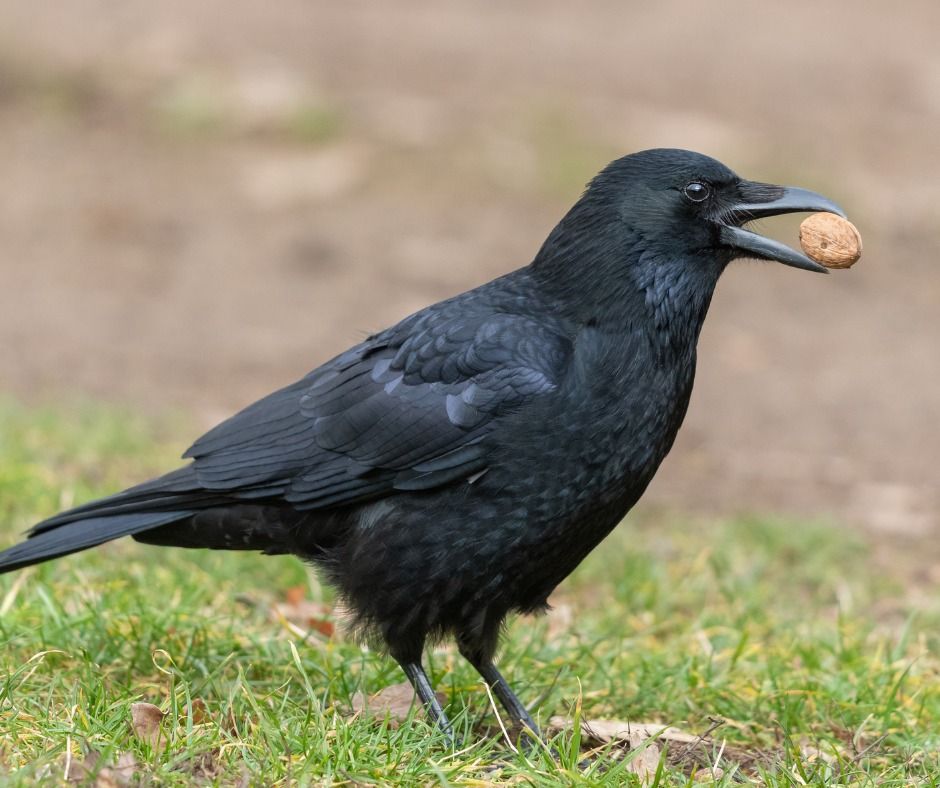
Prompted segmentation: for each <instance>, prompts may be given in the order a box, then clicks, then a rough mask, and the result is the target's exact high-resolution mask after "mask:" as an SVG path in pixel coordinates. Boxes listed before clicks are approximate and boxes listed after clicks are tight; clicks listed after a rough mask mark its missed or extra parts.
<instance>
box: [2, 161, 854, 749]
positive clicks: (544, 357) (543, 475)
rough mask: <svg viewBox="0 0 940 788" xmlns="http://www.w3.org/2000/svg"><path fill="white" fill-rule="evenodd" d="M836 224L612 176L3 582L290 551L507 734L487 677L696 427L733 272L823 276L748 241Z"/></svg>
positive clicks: (793, 206)
mask: <svg viewBox="0 0 940 788" xmlns="http://www.w3.org/2000/svg"><path fill="white" fill-rule="evenodd" d="M795 211H830V212H833V213H837V214H839V215H843V214H842V211H841V210H840V209H839V208H838V207H837V206H836V205H834V204H833V203H832V202H830V201H829V200H827V199H826V198H824V197H822V196H820V195H818V194H814V193H813V192H809V191H806V190H803V189H795V188H784V187H780V186H772V185H769V184H763V183H755V182H753V181H747V180H743V179H741V178H739V177H738V176H737V175H735V173H733V172H732V171H731V170H730V169H728V168H727V167H725V166H724V165H722V164H721V163H719V162H717V161H715V160H714V159H711V158H708V157H707V156H703V155H701V154H697V153H692V152H688V151H682V150H649V151H644V152H641V153H636V154H633V155H630V156H625V157H623V158H621V159H618V160H617V161H614V162H613V163H612V164H610V165H609V166H608V167H606V168H605V169H604V170H603V171H602V172H601V173H600V174H599V175H597V177H595V178H594V180H593V181H592V182H591V183H590V185H589V186H588V188H587V190H586V192H585V193H584V195H583V196H582V197H581V199H580V200H578V202H577V203H576V204H575V205H574V207H572V208H571V210H570V211H569V212H568V213H567V215H566V216H565V217H564V218H563V219H562V220H561V222H560V223H559V224H558V226H557V227H555V229H554V230H552V232H551V234H550V235H549V236H548V239H547V240H546V241H545V243H544V244H543V245H542V248H541V249H540V250H539V251H538V254H536V256H535V259H534V260H533V261H532V263H531V264H529V265H528V266H525V267H524V268H520V269H518V270H516V271H513V272H512V273H510V274H507V275H505V276H502V277H500V278H498V279H495V280H493V281H492V282H488V283H486V284H484V285H481V286H480V287H477V288H475V289H473V290H470V291H468V292H466V293H462V294H461V295H458V296H455V297H454V298H449V299H447V300H446V301H441V302H440V303H438V304H434V305H433V306H429V307H427V308H426V309H423V310H422V311H420V312H418V313H416V314H414V315H412V316H411V317H407V318H405V319H404V320H402V321H401V322H400V323H398V324H397V325H395V326H393V327H391V328H389V329H387V330H385V331H382V332H380V333H377V334H375V335H373V336H371V337H369V338H368V339H366V340H365V341H364V342H362V343H361V344H359V345H356V346H355V347H353V348H351V349H350V350H347V351H346V352H345V353H343V354H341V355H339V356H337V357H336V358H334V359H333V360H332V361H328V362H327V363H326V364H324V365H323V366H321V367H319V368H318V369H316V370H314V371H313V372H311V373H310V374H309V375H307V376H306V377H305V378H303V379H302V380H300V381H298V382H297V383H294V384H293V385H290V386H287V387H286V388H283V389H281V390H280V391H276V392H275V393H273V394H271V395H269V396H267V397H265V398H264V399H262V400H260V401H258V402H256V403H255V404H253V405H251V406H249V407H248V408H246V409H245V410H243V411H241V412H240V413H238V414H237V415H236V416H234V417H232V418H231V419H229V420H228V421H225V422H223V423H222V424H220V425H219V426H217V427H215V428H214V429H213V430H211V431H210V432H209V433H207V434H206V435H204V436H203V437H201V438H200V439H199V440H197V441H196V443H195V444H193V446H192V447H191V448H190V449H189V450H188V451H187V452H186V454H185V455H184V457H186V458H189V459H191V460H192V461H191V462H190V464H189V465H187V466H185V467H183V468H180V469H178V470H176V471H172V472H171V473H168V474H167V475H165V476H161V477H160V478H158V479H155V480H152V481H149V482H146V483H144V484H142V485H139V486H137V487H132V488H130V489H128V490H126V491H124V492H122V493H118V494H117V495H113V496H111V497H108V498H104V499H102V500H99V501H94V502H92V503H87V504H85V505H83V506H79V507H77V508H75V509H72V510H70V511H67V512H64V513H62V514H58V515H56V516H55V517H51V518H50V519H48V520H45V521H44V522H41V523H39V524H38V525H36V526H35V527H34V528H33V529H32V530H31V531H30V532H29V535H28V539H27V540H26V541H24V542H22V543H20V544H17V545H15V546H14V547H11V548H9V549H8V550H6V551H4V552H2V553H0V572H6V571H10V570H13V569H18V568H20V567H24V566H29V565H30V564H35V563H38V562H40V561H45V560H48V559H50V558H55V557H58V556H62V555H67V554H69V553H74V552H76V551H78V550H84V549H86V548H88V547H93V546H95V545H98V544H101V543H102V542H107V541H109V540H111V539H116V538H118V537H120V536H127V535H131V536H133V537H134V538H135V539H136V540H138V541H140V542H145V543H147V544H155V545H172V546H180V547H204V548H212V549H224V550H260V551H262V552H264V553H268V554H280V553H293V554H294V555H297V556H300V557H301V558H302V559H305V560H307V561H310V562H312V563H313V564H315V565H316V566H318V567H319V568H320V569H322V570H323V572H324V573H325V575H326V577H327V578H328V580H329V581H330V582H332V583H333V584H334V585H335V586H336V588H337V589H338V590H339V592H340V593H341V594H342V596H343V597H344V598H345V600H346V602H347V604H348V606H349V608H350V610H351V611H352V616H353V624H354V626H355V627H356V628H357V630H358V631H359V633H360V634H361V635H362V636H364V637H367V638H371V639H372V640H374V641H377V642H378V643H381V644H382V645H383V646H384V647H385V648H386V649H387V651H388V653H390V654H391V656H392V657H394V658H395V659H396V660H397V661H398V662H399V664H400V665H401V667H402V669H403V670H404V672H405V674H406V675H407V676H408V678H409V680H410V681H411V683H412V684H413V685H414V688H415V690H416V691H417V693H418V695H419V696H420V698H421V700H422V701H423V702H424V704H425V706H426V708H427V710H428V712H429V715H430V716H431V718H432V719H434V720H436V721H437V723H438V724H439V725H440V726H441V727H442V728H443V729H445V730H449V722H448V720H447V718H446V716H445V715H444V712H443V710H442V709H441V706H440V704H439V703H438V701H437V699H436V698H435V695H434V692H433V691H432V688H431V685H430V682H429V681H428V677H427V675H426V674H425V672H424V669H423V667H422V665H421V654H422V650H423V648H424V646H425V644H426V642H427V641H428V640H429V639H437V638H440V637H442V636H445V635H453V636H454V637H455V638H456V641H457V644H458V646H459V649H460V653H461V654H462V655H463V656H464V657H466V658H467V659H468V660H469V661H470V663H471V664H472V665H473V666H474V667H475V668H476V669H477V670H478V671H479V672H480V674H481V675H482V676H483V678H484V679H485V680H486V681H487V683H488V684H489V685H490V686H491V687H492V689H493V691H494V692H495V694H496V696H497V697H498V698H499V700H500V701H501V702H502V704H503V705H504V706H505V708H506V710H507V712H508V713H509V715H510V717H511V718H512V720H513V721H514V722H515V723H517V724H520V725H523V726H527V727H528V728H529V729H531V731H533V732H534V733H536V734H537V732H538V730H537V728H536V725H535V723H534V722H533V720H532V719H531V717H530V715H529V714H528V712H527V711H526V708H525V706H523V704H522V703H521V702H520V701H519V699H518V698H517V697H516V696H515V695H514V694H513V692H512V690H511V689H510V688H509V686H508V685H507V683H506V681H505V680H504V679H503V677H502V676H501V675H500V673H499V671H498V670H497V669H496V666H495V665H494V663H493V657H494V653H495V651H496V646H497V640H498V635H499V632H500V626H501V624H502V622H503V620H504V619H505V617H506V616H507V614H509V613H512V612H521V613H532V612H536V611H539V610H542V609H544V608H545V606H546V600H547V598H548V596H549V594H550V593H551V592H552V589H554V588H555V586H556V585H557V584H558V583H559V582H561V581H562V580H563V579H564V578H565V577H566V576H567V575H568V574H569V573H570V572H571V571H572V570H573V569H574V568H575V567H576V566H577V565H578V564H579V563H580V562H581V560H582V559H583V558H584V557H585V556H586V555H587V554H588V553H589V552H590V551H591V550H592V549H593V548H594V547H595V546H596V545H597V544H598V543H599V542H600V541H601V540H602V539H603V538H604V537H605V536H606V535H607V534H608V533H609V532H610V530H611V529H612V528H613V527H614V526H615V525H616V524H617V523H618V522H620V520H622V519H623V517H624V515H625V514H626V513H627V512H628V511H629V510H630V508H631V507H632V506H633V505H634V504H635V503H636V502H637V500H638V499H639V498H640V496H641V495H642V493H643V491H644V490H645V489H646V486H647V485H648V484H649V482H650V480H651V479H652V478H653V474H654V473H655V472H656V469H657V468H658V467H659V464H660V462H662V460H663V458H664V457H665V456H666V454H667V452H668V451H669V449H670V447H671V446H672V443H673V440H674V438H675V436H676V432H677V431H678V429H679V425H680V424H681V423H682V419H683V417H684V416H685V412H686V407H687V405H688V403H689V396H690V394H691V392H692V380H693V377H694V373H695V357H696V343H697V340H698V337H699V332H700V330H701V328H702V322H703V321H704V319H705V313H706V312H707V310H708V305H709V302H710V301H711V297H712V293H713V291H714V289H715V285H716V284H717V282H718V277H719V276H720V275H721V273H722V271H724V269H725V267H726V266H727V265H728V263H729V262H731V261H732V260H733V259H735V258H737V257H756V258H760V259H763V260H776V261H778V262H781V263H785V264H786V265H790V266H794V267H796V268H803V269H806V270H809V271H818V272H824V271H825V269H824V268H822V267H821V266H819V265H817V264H816V263H814V262H813V261H812V260H810V259H809V258H807V257H805V256H803V255H802V254H800V253H798V252H796V251H794V250H792V249H790V248H789V247H787V246H785V245H783V244H780V243H777V242H776V241H772V240H769V239H767V238H764V237H762V236H760V235H757V234H756V233H753V232H750V231H748V230H745V229H743V228H742V225H743V224H744V223H746V222H748V221H749V220H751V219H756V218H759V217H763V216H772V215H775V214H783V213H790V212H795Z"/></svg>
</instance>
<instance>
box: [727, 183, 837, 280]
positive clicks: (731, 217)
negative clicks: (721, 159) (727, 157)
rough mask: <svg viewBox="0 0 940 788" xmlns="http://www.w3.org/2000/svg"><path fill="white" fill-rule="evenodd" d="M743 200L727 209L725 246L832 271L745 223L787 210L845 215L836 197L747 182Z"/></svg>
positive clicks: (742, 190)
mask: <svg viewBox="0 0 940 788" xmlns="http://www.w3.org/2000/svg"><path fill="white" fill-rule="evenodd" d="M738 190H739V193H740V195H741V200H740V201H739V202H737V203H736V204H734V205H732V206H731V208H730V209H726V210H725V212H724V213H723V215H722V223H721V224H720V225H719V227H720V229H719V238H720V240H721V243H722V245H723V246H726V247H729V248H731V249H732V250H735V251H737V252H738V253H740V255H741V256H747V257H758V258H760V259H761V260H776V261H777V262H779V263H783V264H784V265H792V266H793V267H794V268H803V269H804V270H806V271H816V272H818V273H821V274H826V273H829V271H828V270H827V269H826V268H824V267H823V266H821V265H819V263H815V262H813V261H812V260H810V259H809V258H808V257H807V256H806V255H804V254H802V253H800V252H798V251H796V250H795V249H791V248H790V247H789V246H787V245H786V244H782V243H780V242H779V241H774V240H772V239H770V238H765V237H764V236H763V235H758V234H757V233H755V232H751V231H750V230H745V229H744V228H743V227H741V226H740V225H741V224H744V223H745V222H749V221H751V220H752V219H760V218H763V217H765V216H778V215H780V214H784V213H799V212H801V211H809V212H817V211H824V212H827V213H834V214H837V215H839V216H842V217H845V212H844V211H843V210H842V209H841V208H840V207H839V206H838V205H836V204H835V203H834V202H832V200H829V199H827V198H826V197H823V196H822V195H821V194H816V192H811V191H809V190H807V189H800V188H797V187H793V186H772V185H770V184H766V183H754V182H744V183H741V184H740V185H739V187H738Z"/></svg>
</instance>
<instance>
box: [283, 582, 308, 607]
mask: <svg viewBox="0 0 940 788" xmlns="http://www.w3.org/2000/svg"><path fill="white" fill-rule="evenodd" d="M305 596H307V586H305V585H299V586H291V587H290V588H288V589H287V590H286V591H285V592H284V600H285V601H286V602H287V604H288V605H299V604H300V603H301V602H303V601H304V597H305Z"/></svg>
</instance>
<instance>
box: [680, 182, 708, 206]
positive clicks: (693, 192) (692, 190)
mask: <svg viewBox="0 0 940 788" xmlns="http://www.w3.org/2000/svg"><path fill="white" fill-rule="evenodd" d="M710 191H711V190H710V189H709V188H708V184H705V183H702V182H701V181H692V183H690V184H689V185H688V186H686V187H685V188H684V189H683V190H682V193H683V194H684V195H685V196H686V197H688V198H689V199H690V200H691V201H692V202H702V201H703V200H707V199H708V195H709V193H710Z"/></svg>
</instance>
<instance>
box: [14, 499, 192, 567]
mask: <svg viewBox="0 0 940 788" xmlns="http://www.w3.org/2000/svg"><path fill="white" fill-rule="evenodd" d="M190 516H192V512H185V511H184V512H140V513H138V514H122V515H116V516H113V517H91V518H88V519H86V520H75V521H73V522H69V523H65V524H63V525H60V526H57V527H55V528H51V529H49V530H45V531H42V532H36V530H35V529H33V530H32V531H30V535H29V538H28V539H27V540H26V541H25V542H20V543H19V544H17V545H13V547H11V548H9V549H7V550H4V551H3V552H0V573H2V572H12V571H13V570H14V569H22V568H23V567H24V566H31V565H32V564H38V563H41V562H42V561H48V560H49V559H50V558H58V557H59V556H63V555H69V554H70V553H77V552H78V551H79V550H86V549H88V548H89V547H95V546H96V545H99V544H103V543H104V542H110V541H111V540H112V539H117V538H118V537H120V536H128V535H129V534H138V533H141V532H142V531H149V530H151V529H153V528H159V527H160V526H161V525H166V524H168V523H173V522H176V521H178V520H182V519H185V518H187V517H190Z"/></svg>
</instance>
